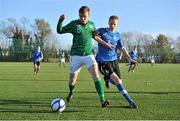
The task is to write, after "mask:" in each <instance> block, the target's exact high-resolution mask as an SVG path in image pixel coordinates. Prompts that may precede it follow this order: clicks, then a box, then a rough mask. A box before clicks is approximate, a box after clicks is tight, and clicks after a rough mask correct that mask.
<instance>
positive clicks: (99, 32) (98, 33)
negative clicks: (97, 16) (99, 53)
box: [95, 28, 102, 36]
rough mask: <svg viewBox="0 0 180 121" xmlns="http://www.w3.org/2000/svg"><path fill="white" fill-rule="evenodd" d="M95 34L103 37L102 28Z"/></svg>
mask: <svg viewBox="0 0 180 121" xmlns="http://www.w3.org/2000/svg"><path fill="white" fill-rule="evenodd" d="M95 32H96V34H97V35H99V36H101V35H102V28H99V29H96V30H95Z"/></svg>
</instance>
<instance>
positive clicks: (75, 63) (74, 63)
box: [67, 56, 82, 102]
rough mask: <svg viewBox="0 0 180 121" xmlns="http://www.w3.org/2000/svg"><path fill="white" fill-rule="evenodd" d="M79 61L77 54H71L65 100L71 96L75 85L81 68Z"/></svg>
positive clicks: (68, 100)
mask: <svg viewBox="0 0 180 121" xmlns="http://www.w3.org/2000/svg"><path fill="white" fill-rule="evenodd" d="M81 65H82V63H81V61H80V57H79V56H72V60H71V67H70V76H69V84H68V85H69V94H68V96H67V102H70V100H71V99H72V97H73V92H74V88H75V85H76V81H77V77H78V74H79V72H80V70H81Z"/></svg>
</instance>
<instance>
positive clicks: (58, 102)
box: [51, 98, 66, 112]
mask: <svg viewBox="0 0 180 121" xmlns="http://www.w3.org/2000/svg"><path fill="white" fill-rule="evenodd" d="M65 107H66V106H65V102H64V100H63V99H61V98H57V99H54V100H53V101H52V102H51V109H52V111H53V112H57V111H59V112H62V111H64V109H65Z"/></svg>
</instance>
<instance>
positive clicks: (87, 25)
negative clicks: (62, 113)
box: [57, 6, 109, 107]
mask: <svg viewBox="0 0 180 121" xmlns="http://www.w3.org/2000/svg"><path fill="white" fill-rule="evenodd" d="M89 15H90V9H89V8H88V7H87V6H82V7H81V8H80V9H79V19H77V20H73V21H71V22H70V23H69V24H67V25H66V26H64V27H62V25H63V20H64V19H65V16H64V15H61V16H60V19H59V22H58V25H57V32H58V33H59V34H63V33H71V34H72V35H73V45H72V48H71V67H70V79H69V94H68V96H67V102H70V100H71V99H72V97H73V91H74V87H75V85H76V81H77V77H78V75H79V73H80V70H81V67H82V65H86V67H87V68H88V71H89V72H90V74H91V76H92V78H93V80H94V84H95V88H96V91H97V93H98V95H99V99H100V101H101V105H102V107H107V105H109V102H108V101H107V100H105V96H104V88H103V84H102V81H101V78H100V76H99V74H98V66H97V62H96V60H95V58H94V56H93V54H92V48H93V46H92V38H95V39H96V38H98V36H94V30H95V24H94V22H92V21H89ZM107 45H108V44H107Z"/></svg>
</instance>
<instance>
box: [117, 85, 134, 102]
mask: <svg viewBox="0 0 180 121" xmlns="http://www.w3.org/2000/svg"><path fill="white" fill-rule="evenodd" d="M117 88H118V90H119V92H121V94H122V95H123V96H124V98H125V99H126V100H127V101H128V103H129V104H131V103H133V102H134V101H133V100H132V99H131V97H130V96H129V94H128V92H127V91H126V89H125V88H124V87H123V85H122V84H118V85H117Z"/></svg>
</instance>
